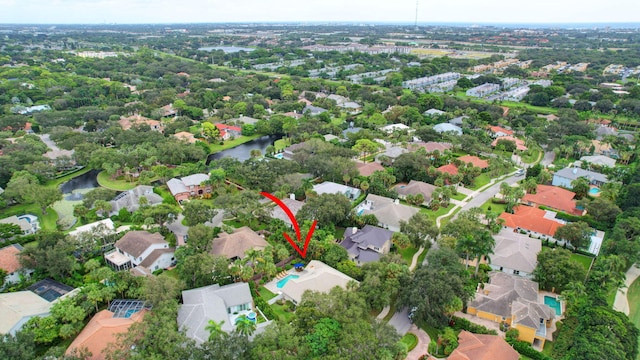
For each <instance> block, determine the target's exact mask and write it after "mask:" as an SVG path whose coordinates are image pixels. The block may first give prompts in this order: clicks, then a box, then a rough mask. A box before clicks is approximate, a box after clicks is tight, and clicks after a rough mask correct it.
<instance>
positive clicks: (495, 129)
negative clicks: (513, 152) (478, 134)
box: [489, 126, 513, 135]
mask: <svg viewBox="0 0 640 360" xmlns="http://www.w3.org/2000/svg"><path fill="white" fill-rule="evenodd" d="M489 130H491V132H492V133H494V134H496V133H499V132H501V133H505V134H507V135H513V131H511V130H507V129H505V128H503V127H500V126H491V127H490V128H489Z"/></svg>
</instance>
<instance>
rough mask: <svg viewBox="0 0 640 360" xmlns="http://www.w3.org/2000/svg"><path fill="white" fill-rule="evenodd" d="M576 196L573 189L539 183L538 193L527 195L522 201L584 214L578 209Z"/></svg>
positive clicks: (573, 213)
mask: <svg viewBox="0 0 640 360" xmlns="http://www.w3.org/2000/svg"><path fill="white" fill-rule="evenodd" d="M575 196H576V193H574V192H573V191H569V190H566V189H563V188H559V187H557V186H550V185H538V188H537V190H536V193H535V194H527V195H525V196H524V197H523V198H522V202H525V203H532V204H534V205H544V206H547V207H550V208H553V209H556V210H560V211H564V212H566V213H568V214H572V215H582V211H580V210H578V209H576V201H575V200H573V198H574V197H575Z"/></svg>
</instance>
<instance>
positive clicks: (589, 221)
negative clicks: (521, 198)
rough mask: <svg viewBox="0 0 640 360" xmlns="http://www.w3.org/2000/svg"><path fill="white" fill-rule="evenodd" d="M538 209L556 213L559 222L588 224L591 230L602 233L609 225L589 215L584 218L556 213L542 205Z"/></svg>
mask: <svg viewBox="0 0 640 360" xmlns="http://www.w3.org/2000/svg"><path fill="white" fill-rule="evenodd" d="M539 208H540V209H542V210H550V211H554V212H556V218H557V219H560V220H565V221H569V222H577V221H584V222H586V223H587V224H589V226H591V227H593V228H596V229H598V230H602V231H606V230H608V229H609V228H610V226H609V224H607V223H604V222H601V221H596V220H595V219H594V218H593V217H592V216H591V215H589V214H587V215H584V216H577V215H571V214H567V213H564V212H561V211H558V210H556V209H552V208H550V207H547V206H544V205H540V206H539Z"/></svg>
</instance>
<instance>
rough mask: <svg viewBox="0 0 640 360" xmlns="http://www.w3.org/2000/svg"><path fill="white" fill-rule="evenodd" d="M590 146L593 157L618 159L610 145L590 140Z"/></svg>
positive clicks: (616, 153)
mask: <svg viewBox="0 0 640 360" xmlns="http://www.w3.org/2000/svg"><path fill="white" fill-rule="evenodd" d="M591 146H593V154H594V155H604V156H609V157H612V158H614V159H618V158H619V157H620V155H619V154H618V152H617V151H616V150H615V149H614V148H613V147H612V146H611V144H608V143H604V142H601V141H600V140H591Z"/></svg>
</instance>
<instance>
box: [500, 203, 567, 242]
mask: <svg viewBox="0 0 640 360" xmlns="http://www.w3.org/2000/svg"><path fill="white" fill-rule="evenodd" d="M544 215H545V211H544V210H541V209H538V208H535V207H531V206H525V205H519V206H517V207H516V208H515V214H509V213H506V212H504V213H502V214H500V217H499V218H500V219H503V220H504V226H507V227H510V228H513V229H518V228H520V229H524V230H530V231H534V232H537V233H540V234H544V235H548V236H554V235H555V233H556V230H558V228H560V227H562V226H563V225H562V224H560V223H559V222H557V221H553V220H550V219H547V218H545V217H544Z"/></svg>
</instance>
